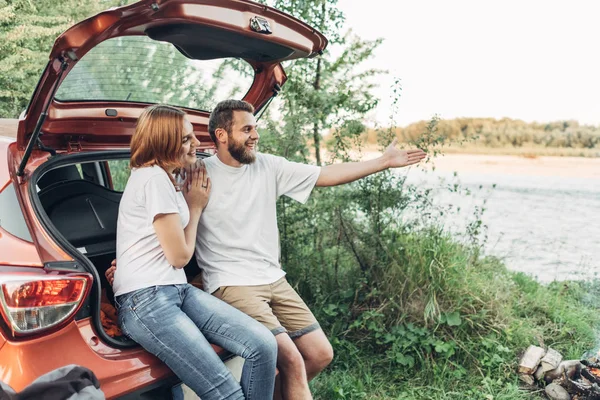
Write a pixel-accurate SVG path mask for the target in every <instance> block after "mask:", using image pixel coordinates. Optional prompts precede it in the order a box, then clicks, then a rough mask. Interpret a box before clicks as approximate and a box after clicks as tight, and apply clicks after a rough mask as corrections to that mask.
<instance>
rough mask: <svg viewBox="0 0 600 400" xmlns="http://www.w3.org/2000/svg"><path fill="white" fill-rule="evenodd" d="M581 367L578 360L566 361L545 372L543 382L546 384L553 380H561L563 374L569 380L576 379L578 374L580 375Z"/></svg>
mask: <svg viewBox="0 0 600 400" xmlns="http://www.w3.org/2000/svg"><path fill="white" fill-rule="evenodd" d="M581 367H583V365H582V364H581V362H579V360H567V361H563V362H561V363H560V364H558V367H556V368H555V369H553V370H550V371H547V372H546V374H545V375H544V380H545V381H546V383H551V382H552V381H554V380H555V379H561V378H562V377H563V374H565V375H566V377H567V378H569V379H577V377H578V376H579V374H580V373H581Z"/></svg>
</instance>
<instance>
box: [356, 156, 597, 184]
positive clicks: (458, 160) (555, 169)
mask: <svg viewBox="0 0 600 400" xmlns="http://www.w3.org/2000/svg"><path fill="white" fill-rule="evenodd" d="M380 155H381V152H378V151H365V152H363V153H362V155H361V156H360V159H362V160H370V159H373V158H376V157H378V156H380ZM432 167H435V168H436V170H438V171H440V172H457V173H459V174H461V173H474V172H476V173H478V174H486V175H519V176H555V177H572V178H588V179H600V158H585V157H548V156H541V157H538V156H535V157H530V156H528V157H523V156H512V155H489V154H444V155H439V156H437V157H435V158H433V159H432V160H431V162H429V163H427V168H432Z"/></svg>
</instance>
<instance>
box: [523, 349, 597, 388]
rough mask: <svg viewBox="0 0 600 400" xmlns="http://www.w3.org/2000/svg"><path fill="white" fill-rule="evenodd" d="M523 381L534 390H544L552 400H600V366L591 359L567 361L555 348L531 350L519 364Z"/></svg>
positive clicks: (594, 358)
mask: <svg viewBox="0 0 600 400" xmlns="http://www.w3.org/2000/svg"><path fill="white" fill-rule="evenodd" d="M519 378H520V379H521V380H522V381H523V382H524V383H526V384H527V385H528V386H530V387H539V386H541V387H544V392H545V393H546V396H548V398H549V399H552V400H600V364H598V359H597V358H596V357H593V358H592V359H589V360H581V361H580V360H566V361H565V360H563V356H562V355H561V354H560V353H559V352H558V351H556V350H554V349H552V348H548V349H544V348H542V347H538V346H529V348H528V349H527V350H526V351H525V353H524V354H523V357H521V360H520V361H519Z"/></svg>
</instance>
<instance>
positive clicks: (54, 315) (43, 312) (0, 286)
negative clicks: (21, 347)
mask: <svg viewBox="0 0 600 400" xmlns="http://www.w3.org/2000/svg"><path fill="white" fill-rule="evenodd" d="M88 279H89V278H87V277H83V276H68V277H66V276H56V277H44V278H42V279H39V278H37V277H36V278H33V277H30V278H24V277H21V278H17V277H12V279H10V280H3V281H2V282H0V303H1V304H2V311H3V312H2V314H3V316H4V319H5V320H6V322H7V323H8V325H9V326H10V327H11V329H12V330H13V331H14V332H15V333H18V334H27V333H36V332H39V331H41V330H44V329H48V328H52V327H55V326H57V325H58V324H60V323H61V322H63V321H65V320H66V319H67V318H69V317H71V316H72V315H73V314H74V313H75V312H76V311H77V309H79V306H80V305H81V301H82V300H83V299H84V296H85V294H86V291H87V288H88Z"/></svg>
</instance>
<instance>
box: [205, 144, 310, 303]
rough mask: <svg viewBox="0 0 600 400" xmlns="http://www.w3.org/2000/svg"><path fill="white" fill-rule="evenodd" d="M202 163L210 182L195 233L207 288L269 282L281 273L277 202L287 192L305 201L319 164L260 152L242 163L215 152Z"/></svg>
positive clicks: (212, 289)
mask: <svg viewBox="0 0 600 400" xmlns="http://www.w3.org/2000/svg"><path fill="white" fill-rule="evenodd" d="M204 164H205V165H206V170H207V172H208V175H209V177H210V179H211V184H212V189H211V193H210V199H209V201H208V204H207V206H206V208H205V209H204V211H203V212H202V216H201V217H200V222H199V225H198V234H197V236H196V260H197V261H198V266H199V267H200V268H201V269H202V279H203V284H204V290H206V291H207V292H209V293H212V292H214V291H215V290H217V289H218V288H219V287H220V286H255V285H267V284H269V283H273V282H275V281H276V280H278V279H280V278H281V277H283V276H284V275H285V272H283V270H282V269H281V265H280V264H279V231H278V230H277V210H276V201H277V199H278V198H279V196H282V195H286V196H288V197H291V198H292V199H294V200H296V201H299V202H301V203H305V202H306V201H307V200H308V197H309V195H310V193H311V191H312V189H313V187H314V186H315V184H316V183H317V179H318V178H319V174H320V172H321V168H320V167H316V166H313V165H306V164H299V163H294V162H290V161H288V160H286V159H285V158H282V157H277V156H273V155H268V154H261V153H258V154H257V155H256V161H255V162H254V163H252V164H248V165H243V166H242V167H239V168H237V167H231V166H229V165H226V164H224V163H223V162H221V160H219V158H218V157H217V156H213V157H209V158H206V159H204Z"/></svg>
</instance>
